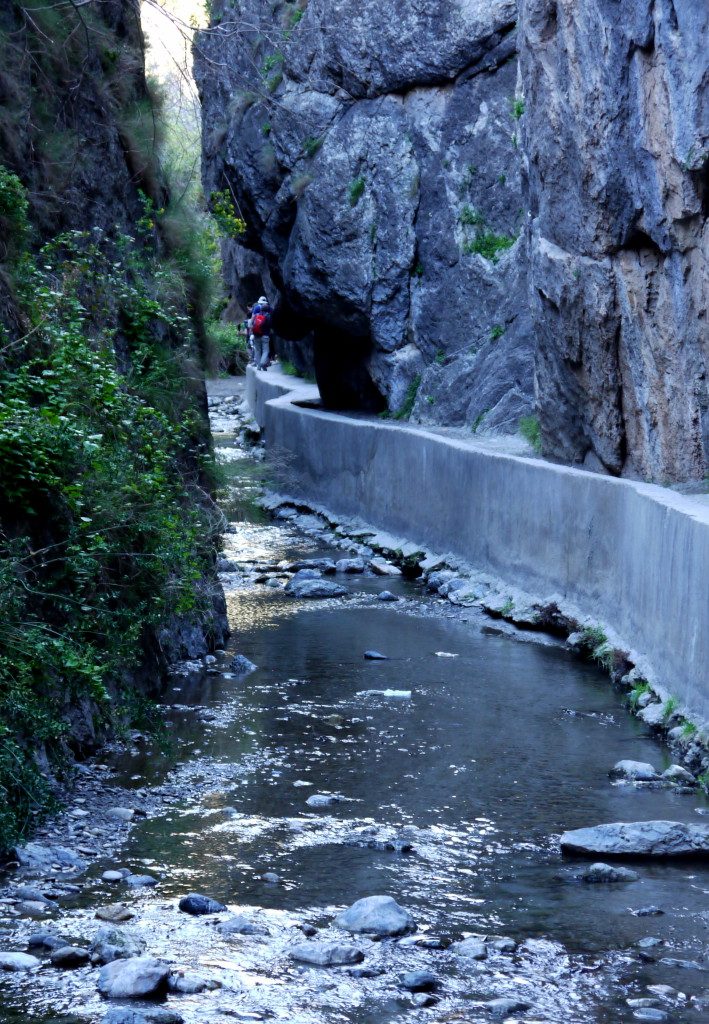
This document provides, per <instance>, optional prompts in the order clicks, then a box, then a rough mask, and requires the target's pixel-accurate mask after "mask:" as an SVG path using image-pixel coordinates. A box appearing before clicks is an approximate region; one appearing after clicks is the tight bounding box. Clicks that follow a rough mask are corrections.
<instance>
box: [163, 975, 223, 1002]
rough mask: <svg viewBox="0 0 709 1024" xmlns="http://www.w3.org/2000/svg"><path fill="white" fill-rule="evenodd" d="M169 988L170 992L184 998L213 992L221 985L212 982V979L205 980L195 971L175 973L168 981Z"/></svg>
mask: <svg viewBox="0 0 709 1024" xmlns="http://www.w3.org/2000/svg"><path fill="white" fill-rule="evenodd" d="M167 987H168V991H169V992H174V993H176V994H178V995H183V996H194V995H198V994H199V993H200V992H211V991H213V990H214V989H217V988H219V984H218V982H216V981H212V979H211V978H203V977H202V976H201V975H200V974H195V973H194V972H193V971H173V973H172V974H171V975H170V977H169V978H168V979H167Z"/></svg>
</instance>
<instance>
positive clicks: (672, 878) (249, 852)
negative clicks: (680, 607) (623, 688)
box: [0, 382, 709, 1024]
mask: <svg viewBox="0 0 709 1024" xmlns="http://www.w3.org/2000/svg"><path fill="white" fill-rule="evenodd" d="M214 390H215V391H216V392H217V393H216V394H214V393H213V395H212V398H211V399H210V404H211V411H212V420H213V429H214V431H215V438H216V443H217V446H218V449H219V454H220V458H221V460H222V462H223V464H224V466H225V470H226V473H227V476H228V478H229V484H228V486H227V488H226V491H225V495H224V498H223V502H222V506H223V509H224V512H225V515H226V518H227V520H228V523H229V525H228V528H227V532H226V534H225V538H224V551H223V556H222V562H221V564H220V568H221V571H222V572H221V578H222V581H223V583H224V586H225V591H226V594H227V603H228V607H229V615H230V621H231V625H232V629H233V631H234V636H233V641H232V644H231V645H230V647H229V649H228V650H225V651H223V652H218V653H217V654H216V656H208V657H206V658H204V659H202V660H201V661H194V662H188V663H185V664H183V665H181V666H177V667H176V670H175V673H174V676H173V680H172V683H171V686H170V689H169V691H168V693H167V695H166V700H165V704H164V707H163V708H162V714H163V725H164V729H162V730H161V732H160V734H159V735H157V736H151V735H148V734H146V733H142V732H137V731H136V732H134V733H132V734H131V735H130V736H129V737H127V738H126V739H125V740H124V741H122V742H120V743H116V744H115V745H114V746H113V747H112V748H109V749H108V750H106V751H105V752H104V753H103V755H102V756H101V757H100V758H99V759H97V760H96V761H94V762H92V763H89V764H87V765H85V766H82V767H81V768H80V770H79V774H78V778H77V783H76V787H75V789H74V790H73V792H72V794H71V796H70V797H69V799H68V801H67V807H66V808H65V810H64V811H63V812H62V813H61V814H60V815H58V816H57V817H56V818H55V819H54V820H53V821H52V822H50V823H49V824H48V825H47V826H46V827H45V828H44V829H43V830H42V831H41V832H40V833H39V834H38V835H37V836H36V837H35V842H34V844H31V845H28V846H27V847H25V848H24V849H23V850H20V851H18V858H17V865H16V866H10V867H9V868H8V870H7V871H6V872H5V874H4V875H3V877H2V879H1V880H0V881H1V884H2V890H1V895H0V899H1V900H2V902H1V903H0V967H2V968H3V973H2V976H1V977H0V994H1V999H2V1003H1V1007H0V1021H2V1022H4V1024H10V1022H12V1024H19V1022H21V1021H30V1020H31V1021H38V1022H45V1024H49V1022H54V1024H57V1022H62V1024H102V1022H105V1024H146V1022H151V1024H178V1022H179V1021H184V1022H185V1024H217V1022H222V1021H228V1020H237V1021H238V1020H274V1021H284V1022H289V1024H316V1022H317V1024H324V1022H333V1024H334V1022H338V1021H351V1022H357V1024H360V1022H361V1024H384V1022H388V1021H394V1020H403V1019H411V1020H412V1021H422V1022H426V1021H430V1022H432V1024H433V1022H436V1024H438V1022H443V1021H446V1022H467V1024H474V1022H475V1024H477V1022H480V1021H487V1020H490V1021H528V1022H532V1021H534V1022H542V1021H544V1022H548V1024H557V1022H558V1024H561V1022H564V1024H569V1022H570V1024H577V1022H578V1024H582V1022H583V1024H586V1022H589V1021H591V1022H597V1024H611V1022H613V1024H615V1022H624V1021H628V1022H630V1021H635V1020H645V1021H673V1022H678V1024H692V1022H695V1024H696V1022H700V1021H703V1020H708V1019H709V997H708V996H707V983H708V981H709V971H708V970H707V961H706V946H707V935H708V931H707V929H708V927H709V913H708V912H707V905H708V901H707V888H708V885H707V873H706V867H707V863H708V861H707V858H708V857H709V852H708V851H709V835H708V834H707V833H708V832H709V829H708V828H707V824H708V822H709V818H708V817H707V810H708V807H707V801H706V799H705V797H704V796H703V795H702V793H701V791H700V788H699V787H698V786H697V785H696V780H695V778H694V776H693V774H692V773H691V772H689V773H687V772H686V769H682V766H681V765H675V764H674V763H673V758H672V757H671V756H670V754H669V752H668V750H667V748H666V747H664V746H663V745H662V744H661V743H660V742H659V741H658V739H657V738H656V736H655V734H653V733H651V732H650V731H649V728H650V726H649V723H647V722H644V721H642V720H638V719H634V718H632V717H630V716H629V715H628V714H627V713H626V710H625V708H624V706H623V700H622V697H621V695H620V694H618V693H617V692H614V691H613V689H612V688H611V687H609V685H608V681H607V678H606V677H605V676H604V675H603V674H602V673H601V671H600V670H599V669H598V668H596V667H595V666H594V665H591V664H587V663H584V662H581V661H579V660H578V659H576V658H575V657H574V656H573V655H572V654H571V653H570V652H569V651H568V650H567V649H566V646H565V644H564V641H563V640H561V639H559V638H555V637H553V636H550V635H547V634H545V633H542V632H529V631H526V632H525V631H521V630H517V629H515V628H514V627H513V626H512V625H511V624H509V623H506V622H504V621H498V622H492V621H491V620H490V618H489V617H488V616H486V615H485V614H484V612H483V610H482V609H481V608H480V607H478V606H473V605H469V606H468V605H466V604H465V603H462V602H461V603H455V602H453V601H450V600H449V599H448V597H447V595H445V594H442V593H440V592H439V588H440V587H444V586H445V583H446V582H448V583H450V582H451V580H453V579H455V578H456V577H455V575H453V576H450V577H448V579H447V580H439V581H437V580H435V578H434V581H433V582H434V583H437V586H436V587H435V588H434V587H431V586H429V587H428V588H427V587H426V585H421V583H420V582H415V581H412V580H410V579H407V578H406V573H407V571H408V570H407V564H406V556H407V553H406V552H405V551H402V552H401V555H402V559H400V560H399V561H400V566H401V567H403V569H404V574H403V575H402V572H401V569H400V566H397V565H395V564H393V562H392V560H390V559H387V558H385V557H383V556H382V554H381V553H378V552H376V551H375V550H374V549H373V548H372V547H371V545H370V544H368V543H367V542H366V540H367V539H366V538H359V539H357V538H353V537H352V536H351V535H350V534H348V531H346V530H345V529H344V528H341V529H339V531H338V530H337V529H333V528H332V525H328V523H327V522H326V521H325V520H324V519H323V517H322V516H319V515H316V514H314V513H312V512H308V511H306V510H303V509H298V508H296V507H293V506H292V505H283V504H279V503H278V502H272V503H271V504H272V505H273V508H274V511H275V515H274V516H271V515H270V514H268V513H266V512H263V511H260V510H259V508H258V505H257V499H258V498H259V495H260V494H261V492H262V490H263V487H264V484H265V482H266V481H267V478H268V476H269V473H270V469H269V467H268V466H267V464H266V463H265V462H264V459H263V453H262V451H261V449H260V448H259V446H258V445H255V446H254V445H253V444H252V443H251V442H252V441H253V440H254V435H253V432H252V428H251V426H250V424H249V423H248V417H247V416H246V414H245V412H244V410H243V409H242V407H241V398H240V394H239V392H238V386H237V387H235V386H234V385H233V383H232V382H224V383H222V382H219V384H218V385H217V387H216V388H215V389H214ZM219 392H221V393H219ZM433 571H435V570H434V569H433V567H431V572H433ZM438 571H439V572H440V571H442V570H438ZM443 571H445V570H443ZM683 771H684V772H685V774H683ZM621 821H622V822H630V823H641V825H639V826H637V827H635V828H634V830H633V829H631V830H628V829H625V830H618V829H615V830H612V829H611V830H610V831H609V830H608V829H598V828H597V826H602V825H610V824H612V823H615V822H621ZM668 823H669V824H668ZM562 833H563V836H562ZM582 833H583V834H582ZM633 844H635V845H633ZM562 848H563V849H564V850H567V851H568V852H567V853H566V854H564V853H563V852H562ZM640 854H642V855H643V856H640Z"/></svg>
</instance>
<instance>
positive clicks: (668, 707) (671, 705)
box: [662, 697, 679, 723]
mask: <svg viewBox="0 0 709 1024" xmlns="http://www.w3.org/2000/svg"><path fill="white" fill-rule="evenodd" d="M678 706H679V701H678V700H677V698H676V697H668V699H667V700H666V701H665V703H664V705H663V708H662V721H663V722H665V723H667V722H669V720H670V719H671V718H672V716H673V715H674V713H675V711H676V710H677V708H678Z"/></svg>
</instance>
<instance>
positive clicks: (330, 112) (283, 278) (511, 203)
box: [196, 0, 709, 481]
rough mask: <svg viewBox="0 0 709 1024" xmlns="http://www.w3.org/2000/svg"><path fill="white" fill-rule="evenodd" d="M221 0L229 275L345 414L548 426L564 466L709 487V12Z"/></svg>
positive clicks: (561, 0) (527, 3)
mask: <svg viewBox="0 0 709 1024" xmlns="http://www.w3.org/2000/svg"><path fill="white" fill-rule="evenodd" d="M518 6H519V10H518V9H517V8H518ZM213 8H214V17H213V27H212V29H211V30H210V31H209V32H207V33H203V34H202V35H201V36H200V37H199V39H198V41H197V45H196V58H197V60H196V63H197V74H198V80H199V84H200V90H201V95H202V100H203V109H204V177H205V182H206V185H207V191H208V192H210V191H219V190H222V189H225V188H226V189H230V190H231V192H232V194H233V195H234V196H235V198H236V199H237V201H238V204H239V207H240V209H241V210H242V212H243V215H244V217H245V219H246V221H247V223H248V233H247V235H246V236H245V237H244V238H243V239H241V241H240V243H238V244H237V243H236V242H233V243H230V244H229V245H228V250H229V251H228V253H227V267H228V273H229V283H230V286H231V288H232V290H233V292H234V295H235V297H236V299H237V301H238V302H240V303H241V304H242V305H245V304H246V302H248V301H249V300H252V299H253V298H254V297H255V296H256V294H257V292H258V291H259V290H260V289H261V287H266V288H269V289H270V290H271V292H272V294H273V295H274V296H275V297H276V299H277V317H276V329H277V331H278V333H279V334H280V335H281V336H282V337H283V338H285V339H289V341H288V348H287V352H288V354H289V357H291V358H293V359H294V361H295V362H296V363H299V364H301V365H307V364H308V363H310V362H314V364H315V369H316V373H317V377H318V383H319V384H320V387H321V392H322V394H323V397H324V399H325V401H326V402H328V403H329V404H332V405H335V406H337V405H339V406H347V405H355V406H361V407H365V408H370V409H381V408H382V407H384V406H386V407H388V408H389V410H390V411H391V412H393V413H397V412H399V413H400V414H408V413H409V412H411V413H412V415H413V418H414V419H418V420H420V421H423V422H433V423H441V424H446V425H461V424H467V425H469V426H471V427H472V428H473V429H475V430H481V431H484V430H486V429H493V430H503V431H515V430H516V429H517V428H518V425H519V421H520V418H521V417H522V416H523V415H525V414H528V413H530V412H532V411H533V412H534V415H536V416H537V417H538V418H539V420H540V424H541V431H542V444H543V449H544V452H545V454H547V455H549V456H551V457H555V458H558V459H560V460H562V461H566V462H570V463H576V464H579V463H582V464H584V465H586V466H587V467H589V468H592V469H596V470H600V471H605V472H610V473H614V474H624V475H632V476H640V477H643V478H645V479H648V480H657V481H670V480H688V479H694V478H701V477H702V476H703V475H704V474H705V473H706V468H707V445H708V442H709V398H708V391H707V361H708V358H709V356H708V352H707V346H708V345H709V342H708V340H707V337H708V335H707V322H706V313H707V310H706V304H707V287H706V281H705V275H706V264H707V259H706V257H707V251H706V250H707V228H706V205H707V198H706V196H707V160H706V156H707V150H706V119H707V100H706V96H707V81H706V61H705V60H703V59H702V46H703V40H704V39H706V36H707V33H706V29H707V24H706V21H707V9H706V5H697V4H691V3H684V2H678V0H675V2H674V3H673V2H672V0H654V2H653V0H647V2H642V3H641V2H639V0H638V2H632V3H628V4H622V5H619V4H617V3H607V2H605V0H581V2H578V0H523V2H521V3H520V4H519V5H517V4H515V3H514V2H511V0H493V2H491V3H483V2H478V0H446V2H444V3H439V4H436V5H420V4H418V3H414V2H412V0H409V2H406V3H404V4H401V5H393V4H388V3H386V2H383V0H362V2H361V3H359V4H357V5H356V6H355V7H354V8H353V6H352V5H351V4H348V3H345V2H343V0H310V2H309V3H307V6H306V4H305V0H299V3H297V4H294V3H284V2H280V3H275V4H273V3H270V2H269V3H266V2H265V0H243V2H242V3H241V4H240V5H238V6H237V5H236V4H233V3H232V2H231V0H215V3H214V4H213ZM518 48H519V55H518V52H517V51H518Z"/></svg>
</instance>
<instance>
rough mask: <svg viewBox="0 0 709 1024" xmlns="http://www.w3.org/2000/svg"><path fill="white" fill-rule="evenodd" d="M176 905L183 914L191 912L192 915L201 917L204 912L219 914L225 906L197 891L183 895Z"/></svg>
mask: <svg viewBox="0 0 709 1024" xmlns="http://www.w3.org/2000/svg"><path fill="white" fill-rule="evenodd" d="M178 906H179V908H180V910H181V911H183V913H185V914H192V915H193V916H194V917H201V916H202V915H204V914H221V913H222V912H223V911H224V910H226V909H227V908H226V907H225V906H224V904H223V903H220V902H219V901H218V900H213V899H212V898H211V897H210V896H203V895H202V894H201V893H198V892H191V893H188V894H187V896H183V897H182V899H181V900H180V902H179V903H178Z"/></svg>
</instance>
